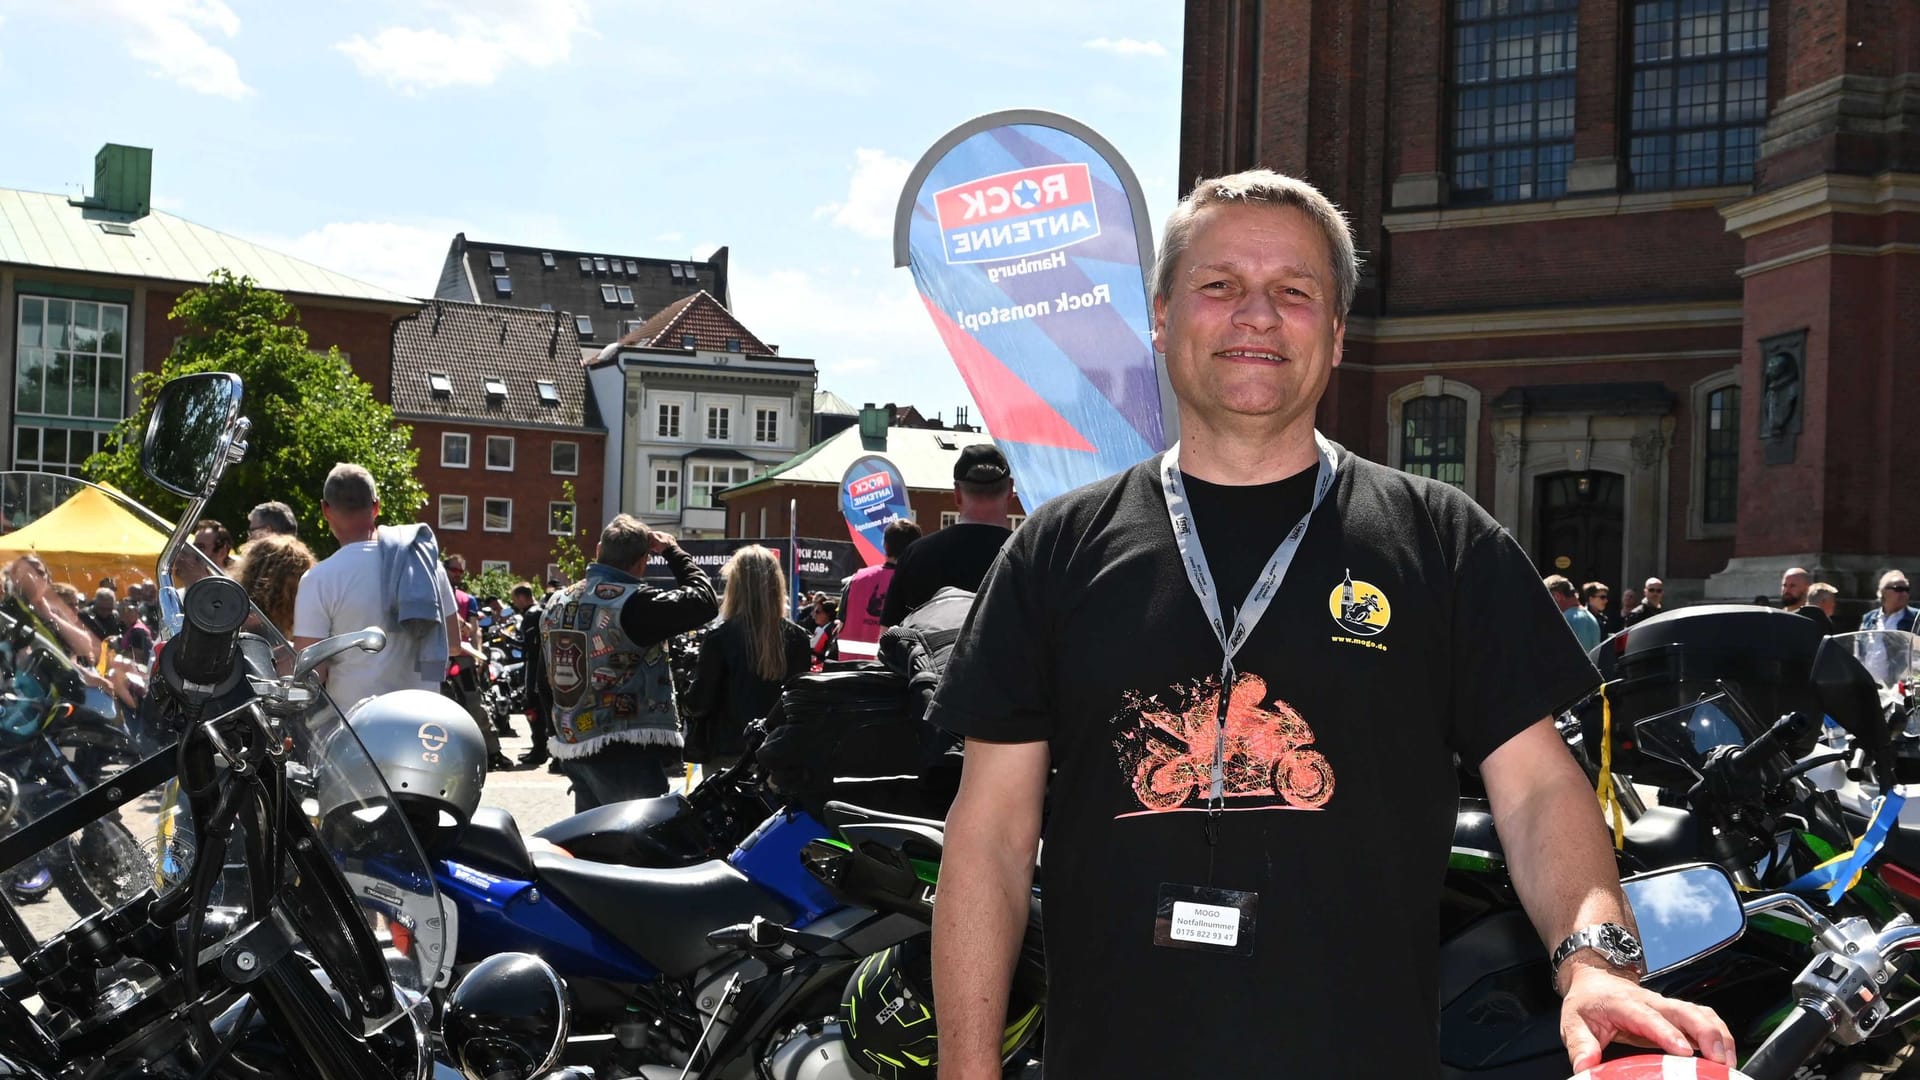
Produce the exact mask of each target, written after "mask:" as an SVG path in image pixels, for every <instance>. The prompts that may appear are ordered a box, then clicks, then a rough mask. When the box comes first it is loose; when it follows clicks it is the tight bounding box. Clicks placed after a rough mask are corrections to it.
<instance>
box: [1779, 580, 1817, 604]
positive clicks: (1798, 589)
mask: <svg viewBox="0 0 1920 1080" xmlns="http://www.w3.org/2000/svg"><path fill="white" fill-rule="evenodd" d="M1810 584H1812V582H1810V581H1808V580H1807V575H1805V574H1792V573H1789V574H1782V575H1780V602H1781V603H1783V604H1804V603H1806V602H1807V586H1808V585H1810Z"/></svg>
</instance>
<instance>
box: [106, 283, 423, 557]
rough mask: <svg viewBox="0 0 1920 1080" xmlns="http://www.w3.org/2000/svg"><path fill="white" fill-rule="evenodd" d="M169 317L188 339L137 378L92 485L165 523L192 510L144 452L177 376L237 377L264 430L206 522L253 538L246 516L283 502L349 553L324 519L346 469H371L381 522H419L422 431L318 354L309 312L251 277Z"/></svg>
mask: <svg viewBox="0 0 1920 1080" xmlns="http://www.w3.org/2000/svg"><path fill="white" fill-rule="evenodd" d="M169 318H171V319H172V320H173V325H174V327H175V328H176V329H177V330H178V332H179V335H180V336H179V339H178V341H177V342H176V343H175V344H174V347H173V352H172V353H171V354H169V355H168V356H167V358H166V359H165V360H164V361H162V362H161V365H160V370H159V372H157V373H155V372H142V373H141V374H140V375H139V376H137V377H136V378H135V382H134V391H135V394H136V395H137V397H138V399H139V406H138V408H137V409H136V410H135V411H134V412H133V414H132V415H131V416H129V417H128V418H127V419H126V420H125V421H123V422H122V423H121V424H120V426H119V427H118V428H116V429H115V430H114V434H113V437H112V439H110V440H109V442H108V444H107V449H106V450H104V451H102V452H101V453H98V454H95V455H93V456H92V457H91V458H88V459H87V462H86V464H85V465H84V466H83V468H84V470H85V475H86V476H87V478H88V479H91V480H94V481H97V482H100V483H106V484H112V485H114V486H115V487H118V488H120V489H121V490H123V491H125V492H127V493H128V494H130V495H132V496H133V497H134V498H136V499H139V500H140V501H141V502H143V503H146V504H147V505H148V506H150V507H152V508H153V509H154V510H156V511H158V512H159V513H161V514H163V515H166V516H174V515H177V514H179V513H180V512H181V510H182V509H184V507H185V502H184V501H183V500H181V499H180V498H178V497H177V496H174V495H171V494H169V493H167V492H166V491H164V490H162V489H161V488H160V487H159V486H158V485H156V484H154V483H153V482H152V481H151V480H149V479H147V477H146V475H145V474H144V473H142V472H141V471H140V447H141V443H142V441H143V440H144V438H145V436H146V430H147V419H148V417H150V416H152V415H153V405H154V401H155V399H156V398H157V397H158V396H159V393H160V388H161V387H163V386H165V385H166V384H167V382H168V381H169V380H171V379H174V378H177V377H179V376H181V375H192V374H195V373H198V372H204V371H227V372H232V373H233V374H235V375H238V376H240V379H241V381H242V382H243V383H244V384H245V386H246V391H245V398H244V401H243V405H242V409H241V413H242V415H244V416H247V417H249V418H250V419H251V420H252V421H253V430H252V432H251V433H250V434H249V435H248V436H247V456H246V460H244V461H242V462H241V463H240V464H239V465H236V466H234V467H233V468H231V469H229V470H228V471H227V473H226V476H225V478H224V479H222V480H221V482H220V490H219V491H218V492H216V493H215V494H214V497H213V500H212V501H211V502H209V503H208V504H207V509H206V515H207V516H208V517H210V518H213V519H215V520H217V521H221V522H224V523H226V525H227V527H228V528H229V529H232V530H234V531H235V534H236V537H239V536H244V534H245V530H246V520H247V512H248V511H249V510H251V509H253V507H254V506H256V505H258V504H260V503H263V502H269V501H273V500H278V501H280V502H284V503H286V504H287V505H288V506H290V507H292V508H293V511H294V513H295V515H296V516H297V517H298V519H299V521H300V538H301V539H302V540H304V541H306V543H307V545H308V546H309V547H311V548H313V551H314V554H315V555H318V556H320V557H321V558H325V557H326V556H327V555H329V554H331V553H332V552H333V550H334V549H335V548H337V547H338V546H339V545H338V544H337V543H336V542H335V541H334V539H333V534H332V533H331V532H330V531H328V529H327V526H326V522H325V520H324V519H323V518H322V517H321V516H320V489H321V487H322V486H323V485H324V484H325V482H326V478H327V473H328V471H329V470H331V469H332V468H333V467H334V465H335V464H337V463H339V462H342V461H346V462H352V463H354V464H358V465H363V466H365V467H366V468H367V470H368V471H369V472H371V473H373V478H374V482H375V483H377V484H378V485H379V486H380V520H381V521H382V522H383V523H386V524H396V525H397V524H403V523H406V522H410V521H413V520H414V516H415V514H416V513H417V512H418V511H419V509H420V507H421V505H422V504H424V503H425V502H426V500H427V496H426V492H425V490H424V489H422V488H421V486H420V483H419V481H418V480H416V479H415V478H414V472H413V470H414V463H415V457H416V455H415V452H414V449H413V447H412V445H411V442H412V438H413V431H412V429H411V428H409V427H407V426H405V425H402V424H396V423H395V422H394V419H393V410H392V409H391V408H390V407H388V406H386V405H384V404H382V403H381V402H380V401H378V400H377V399H375V397H374V396H373V388H372V387H371V386H369V385H368V384H367V383H366V381H365V380H363V379H361V378H359V377H358V376H356V375H355V374H354V373H353V369H352V368H351V367H350V366H348V364H347V361H346V358H345V357H343V356H341V355H340V350H339V349H337V348H329V349H328V350H327V351H326V352H324V353H318V352H314V351H313V350H312V348H311V347H310V346H309V345H308V344H307V332H306V331H305V330H303V329H301V328H300V325H299V312H298V311H296V310H295V309H294V307H293V305H291V304H289V303H287V301H286V298H285V297H283V296H281V295H280V294H279V293H276V292H273V291H271V290H268V289H262V288H259V287H258V286H256V285H255V284H254V283H253V280H252V279H251V278H246V277H236V276H234V275H233V274H232V273H230V272H228V271H226V270H216V271H214V273H213V277H212V278H211V279H210V280H209V281H208V283H207V284H206V286H204V287H202V288H198V289H191V290H189V291H188V292H187V293H186V294H185V295H183V296H181V297H180V300H179V302H178V303H176V304H174V306H173V311H172V312H171V313H170V315H169Z"/></svg>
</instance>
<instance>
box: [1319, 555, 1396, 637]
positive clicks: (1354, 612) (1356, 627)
mask: <svg viewBox="0 0 1920 1080" xmlns="http://www.w3.org/2000/svg"><path fill="white" fill-rule="evenodd" d="M1327 613H1328V614H1329V615H1332V616H1333V621H1334V622H1335V623H1337V624H1339V627H1340V629H1342V630H1345V631H1347V632H1348V633H1350V634H1358V635H1360V636H1361V637H1372V636H1374V635H1375V634H1378V633H1379V632H1380V631H1382V630H1385V629H1386V628H1387V624H1388V623H1389V622H1391V621H1392V620H1393V605H1392V604H1391V603H1388V602H1387V594H1386V593H1384V592H1381V591H1380V590H1379V589H1378V588H1376V587H1375V586H1373V585H1371V584H1369V583H1367V582H1365V581H1355V580H1353V571H1352V570H1348V571H1347V577H1346V580H1344V581H1342V582H1341V583H1340V584H1338V585H1335V586H1334V587H1333V592H1331V593H1329V594H1327Z"/></svg>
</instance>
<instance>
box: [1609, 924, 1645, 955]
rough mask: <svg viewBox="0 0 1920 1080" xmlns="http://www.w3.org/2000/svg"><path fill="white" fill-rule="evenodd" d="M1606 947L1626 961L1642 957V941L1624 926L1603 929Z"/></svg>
mask: <svg viewBox="0 0 1920 1080" xmlns="http://www.w3.org/2000/svg"><path fill="white" fill-rule="evenodd" d="M1603 935H1604V940H1605V942H1606V947H1607V950H1608V951H1609V952H1612V953H1613V954H1614V957H1615V958H1616V959H1618V960H1620V961H1623V962H1626V963H1633V962H1635V961H1637V960H1639V959H1640V943H1639V942H1638V941H1636V940H1634V937H1633V935H1632V934H1630V933H1628V932H1627V931H1626V929H1625V928H1624V927H1619V926H1609V927H1607V928H1606V929H1605V930H1604V931H1603Z"/></svg>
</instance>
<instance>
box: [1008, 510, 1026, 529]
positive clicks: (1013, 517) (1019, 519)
mask: <svg viewBox="0 0 1920 1080" xmlns="http://www.w3.org/2000/svg"><path fill="white" fill-rule="evenodd" d="M1026 521H1027V515H1025V514H1008V515H1007V528H1009V529H1018V528H1019V527H1020V526H1022V525H1024V524H1026Z"/></svg>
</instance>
